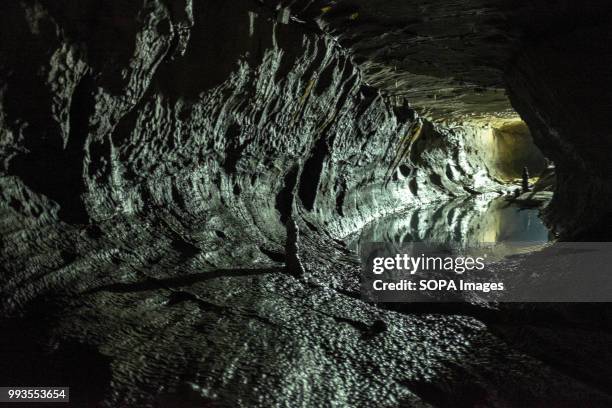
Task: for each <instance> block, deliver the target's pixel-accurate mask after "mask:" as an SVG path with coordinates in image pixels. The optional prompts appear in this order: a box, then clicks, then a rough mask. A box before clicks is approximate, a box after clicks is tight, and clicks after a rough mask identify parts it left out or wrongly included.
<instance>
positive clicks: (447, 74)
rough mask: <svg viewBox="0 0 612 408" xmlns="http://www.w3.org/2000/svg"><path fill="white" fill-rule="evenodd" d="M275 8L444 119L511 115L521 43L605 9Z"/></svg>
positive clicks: (299, 1)
mask: <svg viewBox="0 0 612 408" xmlns="http://www.w3.org/2000/svg"><path fill="white" fill-rule="evenodd" d="M264 3H267V4H268V5H269V6H273V4H275V3H277V2H273V1H265V2H264ZM600 3H601V4H600ZM275 7H276V8H277V9H281V8H285V9H289V10H290V11H291V15H292V17H293V19H295V20H298V21H302V22H304V23H305V24H313V23H314V24H316V25H317V26H318V27H319V28H320V29H322V30H323V31H325V32H327V33H328V34H329V35H331V36H333V37H334V38H335V39H336V40H337V41H338V43H339V44H340V45H341V46H342V47H344V48H346V49H349V50H350V52H351V53H352V55H353V59H354V61H355V62H356V63H357V64H358V65H359V66H360V68H361V70H362V72H363V75H364V80H365V82H366V83H368V84H369V85H371V86H373V87H376V88H379V89H381V91H382V92H383V94H386V95H388V96H389V97H391V98H393V99H395V100H396V101H397V102H396V103H398V104H403V103H409V104H410V106H412V107H413V108H415V109H416V110H417V111H418V112H419V114H420V115H421V116H424V117H426V118H428V119H431V120H433V121H437V122H442V123H444V122H452V123H461V122H466V121H467V122H473V121H483V120H484V121H487V122H489V121H496V120H501V121H504V120H506V119H516V118H517V114H516V113H515V112H514V110H513V109H512V106H511V104H510V101H509V99H508V96H507V92H506V89H505V88H506V87H505V81H504V71H505V70H506V69H507V67H508V65H509V64H511V63H512V61H513V60H514V59H515V58H516V55H517V53H518V52H519V50H520V48H521V46H522V44H523V43H524V42H526V41H538V39H539V38H544V37H549V36H554V35H555V33H557V32H563V31H565V32H567V30H572V29H575V28H578V27H580V26H581V25H583V24H593V22H595V21H598V19H600V18H603V16H604V15H605V14H606V10H607V8H608V7H607V6H606V4H605V2H594V1H586V2H569V1H565V0H558V1H556V0H555V1H520V0H519V1H516V0H469V1H464V0H455V1H451V0H428V1H405V0H338V1H317V0H293V1H286V2H283V3H281V4H280V5H278V4H276V5H275ZM608 12H609V11H608Z"/></svg>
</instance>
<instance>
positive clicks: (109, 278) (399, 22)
mask: <svg viewBox="0 0 612 408" xmlns="http://www.w3.org/2000/svg"><path fill="white" fill-rule="evenodd" d="M328 3H329V2H319V1H301V0H294V1H284V2H282V4H281V5H280V6H278V4H277V2H272V1H267V0H265V1H256V0H237V1H231V2H227V1H221V0H213V1H208V2H206V4H204V3H203V2H193V3H192V1H191V0H146V1H144V0H143V1H130V2H125V1H107V2H99V1H94V0H82V1H78V2H77V1H69V0H62V1H57V0H25V1H22V2H15V1H6V2H3V3H2V4H0V56H1V59H0V134H1V137H0V157H1V162H0V235H1V238H0V265H1V266H2V268H1V270H2V272H1V275H0V291H1V294H2V296H1V300H0V304H1V308H2V309H1V310H2V312H3V315H4V316H5V318H4V319H3V320H2V323H1V324H2V327H1V329H2V333H4V335H3V336H2V337H3V338H2V340H1V341H0V344H1V346H2V347H1V350H2V352H3V353H4V354H3V356H4V357H3V359H2V360H3V363H2V364H4V366H5V367H2V365H0V368H2V369H1V370H0V372H2V373H3V374H2V375H1V379H2V381H0V383H1V384H0V385H2V384H4V385H25V384H26V383H27V384H33V383H36V384H39V385H60V384H70V385H71V387H72V390H71V394H72V396H73V401H75V404H77V405H75V406H96V405H95V404H97V405H99V406H108V407H111V406H112V407H119V406H163V407H176V406H179V403H180V404H185V405H184V406H202V404H211V406H289V405H291V406H325V405H334V404H335V405H338V406H373V405H378V406H383V405H384V406H423V407H425V406H475V405H478V404H480V405H483V406H508V405H513V404H516V403H518V402H517V401H527V400H528V401H537V402H540V403H541V402H542V401H550V398H558V399H559V400H575V399H576V398H577V397H576V396H582V397H584V398H587V400H589V401H604V402H610V399H609V398H610V397H609V396H608V395H607V394H606V392H605V391H602V389H605V387H607V386H609V384H608V383H607V382H606V381H603V382H598V381H595V380H593V378H592V376H590V375H589V373H588V372H586V373H585V371H584V370H582V371H580V372H579V374H578V375H577V377H573V376H572V375H570V374H569V373H567V372H564V371H563V370H558V369H557V368H556V366H554V365H549V364H548V363H547V360H546V358H539V357H538V356H532V355H529V354H526V353H525V352H523V351H522V349H521V348H520V347H514V346H513V345H512V344H507V343H505V342H504V341H502V340H500V338H498V337H496V335H494V334H493V332H492V330H491V329H490V328H488V327H487V326H486V325H485V324H484V323H482V319H481V316H480V315H477V314H473V315H454V314H451V313H444V314H429V313H423V314H422V313H414V314H411V313H406V311H402V312H396V311H391V310H386V309H384V308H378V307H376V306H375V305H370V304H367V303H365V302H362V301H361V300H360V299H359V293H358V284H359V264H358V260H357V258H356V255H355V254H354V253H353V252H351V251H350V250H349V249H348V248H347V244H346V242H344V241H343V239H344V238H345V237H347V236H348V235H350V234H353V233H355V232H357V231H359V230H360V229H361V228H362V227H363V226H364V225H365V224H367V223H368V222H370V221H372V220H374V219H375V218H377V217H380V216H382V215H385V214H389V213H391V212H393V211H397V210H398V209H402V208H405V207H406V206H408V205H412V206H414V205H419V204H427V203H431V202H434V201H436V200H440V199H441V198H451V197H456V196H469V195H474V194H479V193H482V192H488V191H495V190H498V189H499V188H500V183H501V181H500V179H501V178H502V177H503V174H502V169H500V168H499V166H497V165H496V158H495V157H492V156H489V155H488V153H487V152H488V148H489V147H490V146H491V144H492V143H494V142H492V139H491V137H493V136H492V135H493V133H494V132H492V131H491V127H490V125H488V124H486V123H485V119H486V118H491V117H492V118H493V119H492V122H493V123H496V124H500V123H501V124H502V125H503V124H505V123H507V122H508V121H511V120H515V119H516V114H515V113H514V112H513V110H512V107H511V105H510V101H509V99H508V98H507V97H506V96H505V90H506V89H507V90H508V93H509V95H510V100H511V101H512V106H514V107H515V108H516V110H517V111H518V112H519V113H520V114H521V116H522V117H523V118H524V119H525V120H526V122H527V124H528V125H529V127H530V129H531V131H532V134H533V139H534V141H535V143H536V144H537V145H538V146H539V147H540V148H541V150H542V151H543V152H544V153H545V154H546V155H547V156H548V157H550V158H552V159H553V160H554V161H555V163H556V164H557V168H558V177H559V183H557V191H556V196H555V199H554V202H553V204H552V205H551V207H550V209H549V219H550V222H551V224H553V225H555V226H556V227H557V228H558V229H559V231H560V232H562V233H563V234H565V235H566V236H568V237H571V236H577V235H581V236H585V235H584V234H588V233H589V232H592V231H596V233H597V236H596V237H597V238H600V237H604V236H607V234H608V231H610V229H609V228H607V226H609V222H610V218H609V215H610V212H609V210H608V204H607V198H609V196H610V193H611V191H612V190H610V182H609V180H610V174H611V172H610V169H609V168H608V167H609V166H608V165H607V164H606V163H608V162H609V161H607V160H606V159H605V155H606V152H607V151H608V149H607V148H608V147H609V146H608V144H609V143H610V140H611V139H610V138H609V137H608V134H607V132H608V128H607V126H605V125H606V124H607V123H606V120H605V119H606V117H605V114H604V111H605V110H606V107H609V106H610V103H609V102H610V100H609V98H610V95H609V93H608V94H606V93H605V91H606V90H608V89H610V88H609V87H606V85H609V83H610V76H609V72H608V71H606V70H605V69H604V68H605V64H604V62H605V61H610V59H611V58H610V50H609V49H608V48H606V44H607V42H606V41H605V39H606V38H609V35H610V34H609V32H608V31H607V28H606V27H607V26H606V25H604V23H605V22H606V21H608V20H606V18H609V15H610V14H609V8H608V7H603V6H602V7H603V8H595V7H594V8H592V9H589V8H586V7H585V9H584V10H587V11H584V13H582V14H579V16H578V17H579V18H577V19H576V20H572V19H571V17H570V16H571V15H575V13H574V11H575V10H574V8H578V6H573V5H571V4H570V3H569V1H568V2H566V1H561V2H560V3H563V4H564V5H566V8H565V9H564V8H563V7H561V6H559V10H565V11H563V12H562V11H559V13H558V14H553V15H552V16H548V15H544V11H545V10H543V9H541V8H540V6H537V5H536V6H530V5H525V6H521V7H519V8H518V9H516V10H515V9H514V8H513V6H512V5H510V4H508V2H506V1H501V0H499V1H494V2H484V1H478V0H474V1H470V2H468V4H467V6H465V5H464V4H463V3H457V2H452V1H446V0H440V1H431V2H426V3H423V4H419V5H416V4H415V5H403V3H402V2H396V1H387V2H372V1H369V0H368V1H351V2H349V1H337V2H331V3H329V4H328ZM379 3H380V4H379ZM485 3H487V4H485ZM566 3H567V4H566ZM580 10H582V8H580ZM594 16H596V17H594ZM570 20H571V21H572V24H573V25H574V26H573V31H571V32H570V34H568V35H567V37H564V36H561V35H557V34H556V33H557V32H556V31H555V30H556V29H557V28H558V27H559V26H562V25H564V24H566V23H568V21H570ZM517 21H518V22H521V24H518V25H515V24H514V23H515V22H517ZM451 22H452V23H451ZM542 22H547V24H545V25H541V24H540V23H542ZM536 28H537V29H538V30H536V31H535V33H534V32H533V30H535V29H536ZM568 32H569V31H568ZM528 34H529V35H531V36H529V35H528ZM536 34H538V35H540V36H541V37H542V38H543V39H542V40H538V39H536V37H535V35H536ZM583 40H584V41H588V43H589V44H590V46H589V47H587V48H584V47H582V48H581V44H582V42H581V41H583ZM566 48H567V49H569V50H570V51H571V52H572V53H575V54H572V56H573V57H572V61H571V62H570V63H566V62H565V59H564V56H565V55H566ZM601 56H603V58H601V59H598V58H600V57H601ZM585 65H587V66H588V67H589V70H590V71H591V73H590V74H589V75H585V74H584V72H583V69H584V66H585ZM575 78H580V79H581V81H582V80H583V82H576V80H575ZM600 80H601V81H602V83H601V84H600V83H599V82H598V81H600ZM606 81H607V82H606ZM560 84H568V85H571V86H567V87H561V86H559V85H560ZM397 89H399V91H396V90H397ZM596 89H600V91H599V93H598V91H596ZM574 92H577V93H578V94H577V96H575V94H574ZM593 97H601V102H600V103H597V104H596V105H597V106H596V107H595V108H589V109H585V107H584V104H583V103H584V102H585V100H591V99H592V98H593ZM496 126H497V125H496ZM500 126H501V125H500ZM568 214H578V215H579V216H576V215H574V216H573V217H572V218H571V219H570V218H568ZM579 220H580V221H579ZM293 222H295V225H296V229H299V231H300V233H299V240H300V242H299V246H298V247H299V254H297V250H296V254H293V255H292V257H299V260H300V262H302V263H303V266H304V268H305V269H306V270H307V271H308V274H306V276H304V277H303V279H300V277H299V276H298V277H295V276H291V275H290V274H286V273H283V272H284V265H285V263H287V261H288V259H287V256H288V254H286V253H285V252H286V251H285V249H286V242H287V228H286V226H287V224H288V223H293ZM602 222H603V224H602ZM578 224H580V225H578ZM292 225H293V224H292ZM294 235H296V234H294ZM9 351H10V352H9ZM34 367H35V368H36V369H34ZM8 372H11V375H10V376H9V375H8V374H7V373H8ZM542 378H546V383H545V384H538V382H539V381H540V380H541V379H542ZM45 381H46V382H45ZM364 384H368V386H367V387H366V386H364ZM602 384H603V385H602ZM78 404H81V405H78ZM189 404H191V405H189Z"/></svg>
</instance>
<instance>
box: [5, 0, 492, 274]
mask: <svg viewBox="0 0 612 408" xmlns="http://www.w3.org/2000/svg"><path fill="white" fill-rule="evenodd" d="M96 6H97V3H96V2H93V1H90V2H85V3H82V2H81V3H78V4H77V3H74V2H65V4H64V3H62V4H60V3H59V2H50V1H49V2H44V1H32V2H25V3H23V4H4V5H3V6H2V7H3V9H4V10H3V13H2V15H3V17H4V21H3V22H2V23H3V24H2V26H3V31H4V32H6V35H3V36H2V38H3V42H2V53H3V55H6V56H7V58H6V59H4V60H3V62H2V68H1V71H0V72H1V73H2V75H3V77H4V84H5V85H4V86H3V87H2V88H1V90H0V92H1V95H2V98H1V103H2V107H3V109H2V115H1V116H0V119H1V122H0V123H1V127H2V132H3V138H2V143H1V145H0V148H1V149H2V153H3V155H2V157H3V166H4V167H3V176H2V178H1V183H2V186H3V188H2V202H3V205H4V218H3V219H4V221H3V225H4V227H3V228H4V232H5V234H3V236H4V237H6V248H7V249H8V250H7V251H5V253H6V257H5V259H17V260H19V261H18V262H13V264H12V265H11V269H12V270H14V272H15V273H16V272H17V269H19V268H20V267H22V268H25V269H31V270H32V271H33V272H32V273H36V272H35V271H40V268H41V265H37V263H36V262H34V261H32V260H28V259H27V258H28V257H27V253H28V251H32V248H31V246H32V245H38V244H39V243H36V242H37V240H38V238H36V237H33V235H35V231H38V230H40V229H41V228H48V229H52V230H54V231H56V232H57V234H58V235H63V234H74V233H75V232H77V233H78V232H79V231H81V230H86V231H90V230H92V229H93V230H94V231H95V232H94V233H91V234H90V235H91V236H92V237H93V238H92V239H93V240H94V241H95V240H96V239H97V238H96V237H99V236H103V237H106V238H108V239H109V241H110V242H107V243H106V244H105V245H112V243H113V242H114V243H115V244H117V243H118V242H125V241H130V240H131V244H134V245H135V246H136V247H137V248H140V249H139V250H143V249H142V248H141V247H140V246H146V245H147V244H146V240H147V239H150V238H151V237H155V236H158V238H157V239H156V241H157V244H158V245H159V248H156V247H155V246H154V245H153V246H151V247H150V248H147V250H146V251H148V252H151V257H152V258H155V256H156V255H155V253H156V252H161V253H163V252H164V251H171V252H173V253H177V254H179V255H180V254H183V255H185V254H186V256H187V257H188V258H189V257H194V259H195V260H196V261H197V262H202V264H203V265H206V266H207V267H221V266H231V265H249V266H252V265H257V264H258V263H264V264H265V263H270V262H272V263H274V262H276V261H278V260H282V252H283V244H284V240H285V227H284V223H285V222H286V221H287V219H288V218H289V217H290V216H291V214H292V213H293V216H295V217H297V218H299V222H300V224H301V227H302V228H305V229H310V230H312V231H313V232H315V233H320V232H321V231H322V230H324V231H325V232H326V234H328V235H329V236H330V237H332V238H334V239H338V238H341V237H343V236H346V235H347V234H349V233H351V232H354V231H355V230H357V229H358V228H360V227H361V226H363V225H364V224H365V223H367V222H369V221H371V220H372V219H374V218H375V217H377V216H380V215H382V214H385V213H388V212H390V211H394V210H396V209H397V208H401V207H403V206H406V205H408V204H416V203H422V202H428V201H432V200H438V199H441V198H444V197H448V196H452V195H458V194H466V190H465V189H464V186H469V187H470V188H474V187H483V186H484V185H487V186H492V185H493V184H494V183H493V182H491V180H488V179H487V174H483V173H482V169H480V168H479V166H478V165H475V164H474V163H473V161H472V160H468V159H467V158H466V157H465V154H466V153H465V152H466V149H465V144H466V143H468V144H469V143H470V142H469V139H462V137H461V135H460V134H459V133H457V134H455V133H456V132H454V131H452V130H448V129H443V128H436V129H434V127H433V126H432V125H431V124H429V123H428V122H425V124H424V125H423V126H422V127H423V128H424V129H425V130H424V131H423V132H421V134H419V138H418V140H416V143H414V149H413V151H412V152H411V154H409V155H404V156H402V154H401V153H402V152H404V153H405V152H406V150H405V147H406V146H407V145H408V144H409V142H410V140H411V138H412V137H414V136H415V134H416V133H418V132H416V130H415V129H416V127H417V126H420V125H418V124H419V123H421V122H420V121H419V120H418V118H417V115H416V114H415V112H414V111H412V110H411V109H409V108H407V107H397V106H394V105H392V104H391V103H390V101H389V100H387V99H385V98H383V97H382V96H381V95H380V94H379V92H378V91H377V90H376V89H374V88H371V87H368V86H367V85H364V84H363V80H362V77H361V73H360V71H359V70H358V69H357V68H356V66H355V65H354V64H353V63H352V62H351V58H350V55H349V54H347V53H346V52H345V51H344V50H343V49H342V48H341V47H339V46H338V45H337V44H336V43H335V41H334V39H333V38H332V37H330V36H328V35H326V34H324V33H323V32H321V31H320V30H318V29H317V28H316V27H310V26H307V25H304V24H298V23H295V22H291V23H289V24H283V23H282V22H279V21H277V16H276V13H275V11H274V10H271V9H269V8H266V7H264V6H262V5H261V4H259V3H257V2H251V1H246V0H245V1H241V2H237V3H233V4H231V5H229V4H226V3H224V2H221V1H217V2H212V3H210V4H207V6H206V7H204V6H203V5H201V4H191V3H190V2H184V3H181V2H172V3H171V6H169V5H167V4H166V3H165V2H161V1H153V2H146V3H143V5H142V6H141V7H139V6H137V5H136V3H130V4H129V5H128V4H123V3H122V4H118V3H117V4H114V5H111V6H109V7H108V8H106V7H105V8H104V12H100V9H99V8H97V7H96ZM17 37H19V38H20V39H21V41H17V40H16V38H17ZM220 39H223V41H221V40H220ZM296 44H299V46H298V47H296ZM419 129H420V127H419ZM483 180H484V184H482V183H483ZM475 183H476V184H477V185H476V186H475ZM478 183H480V184H478ZM19 231H28V234H31V235H28V236H23V237H19V238H16V237H18V236H19V235H18V234H19ZM147 237H148V238H147ZM153 239H155V238H153ZM48 240H49V242H47V243H46V244H45V245H49V246H50V247H51V248H50V249H49V250H50V251H52V252H53V253H57V254H59V255H58V259H59V261H58V262H61V260H64V259H68V260H71V259H73V258H79V257H81V256H83V254H82V251H83V250H84V249H83V248H82V247H81V243H76V242H75V240H72V239H71V240H64V241H63V242H54V238H52V237H49V238H48ZM136 243H138V244H136ZM88 245H89V244H88ZM92 245H98V244H93V243H92ZM99 245H102V244H99ZM102 246H104V245H102ZM106 250H108V251H110V249H109V248H106V249H105V250H101V251H102V252H104V251H106ZM111 252H112V253H114V252H116V250H113V251H111ZM66 254H68V255H66ZM107 255H108V254H107ZM107 255H105V256H107ZM108 256H109V257H110V258H113V257H114V256H115V255H112V256H111V255H108ZM92 261H93V260H92ZM106 261H107V260H105V262H106ZM196 261H194V262H196ZM26 265H27V267H26ZM164 273H166V272H164Z"/></svg>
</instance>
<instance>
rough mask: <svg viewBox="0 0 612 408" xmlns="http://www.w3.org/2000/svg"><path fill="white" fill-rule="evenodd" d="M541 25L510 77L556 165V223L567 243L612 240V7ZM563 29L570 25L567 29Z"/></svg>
mask: <svg viewBox="0 0 612 408" xmlns="http://www.w3.org/2000/svg"><path fill="white" fill-rule="evenodd" d="M569 10H573V11H574V13H572V14H569V13H568V14H561V15H554V16H553V17H554V18H552V19H551V22H550V23H549V24H548V25H545V26H539V27H537V28H534V29H533V31H531V32H530V35H529V36H528V37H527V38H526V40H525V44H524V47H523V49H522V50H521V52H520V53H519V54H518V55H517V56H516V59H515V60H514V61H513V63H512V64H511V65H510V66H509V68H508V70H507V72H506V80H507V83H508V89H509V95H510V97H511V100H512V103H513V105H514V107H515V108H516V110H517V111H518V112H519V113H520V114H521V116H522V117H523V118H524V119H525V121H526V122H527V124H528V125H529V127H530V129H531V131H532V135H533V138H534V142H535V143H536V144H537V145H538V147H539V148H540V150H541V151H542V152H543V153H544V154H545V155H546V156H547V157H549V158H550V159H551V160H553V161H554V163H555V165H556V175H557V185H556V190H555V196H554V198H553V201H552V202H551V205H550V206H549V207H548V211H547V214H548V220H549V222H550V223H551V224H552V225H554V226H555V227H556V229H557V230H558V232H559V233H560V234H561V236H562V237H564V238H565V239H577V240H585V239H586V240H607V239H609V237H610V231H611V227H612V212H611V210H610V204H609V203H610V199H611V198H612V166H611V164H610V160H609V152H610V149H611V147H612V138H611V137H610V125H609V122H610V121H609V118H610V112H611V111H612V110H611V108H612V97H611V94H610V92H609V90H610V89H612V75H611V74H610V69H609V67H610V62H611V61H612V51H611V49H610V47H609V46H608V44H609V43H610V40H612V36H611V33H610V30H609V23H610V18H611V17H610V16H611V14H610V10H609V8H606V7H605V6H604V5H603V4H598V5H592V4H591V3H588V4H586V5H585V7H583V8H581V9H580V10H574V9H573V8H569ZM559 27H565V29H564V31H562V32H561V31H560V30H559Z"/></svg>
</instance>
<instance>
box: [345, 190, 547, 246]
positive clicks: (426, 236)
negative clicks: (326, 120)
mask: <svg viewBox="0 0 612 408" xmlns="http://www.w3.org/2000/svg"><path fill="white" fill-rule="evenodd" d="M549 240H550V233H549V231H548V229H547V228H546V226H545V225H544V223H543V222H542V220H541V219H540V217H539V216H538V210H537V209H520V208H519V207H517V206H515V205H513V204H511V203H510V202H508V201H507V200H505V199H504V198H503V197H495V198H493V197H486V196H477V197H469V198H459V199H456V200H452V201H448V202H444V203H438V204H437V205H432V206H427V207H420V208H413V209H409V210H406V211H404V212H401V213H397V214H393V215H392V216H389V217H386V218H382V219H379V220H377V221H375V222H373V223H371V224H369V225H367V226H366V227H365V228H364V229H363V230H362V231H361V234H360V236H359V238H358V239H357V240H355V242H353V245H352V246H353V248H354V249H356V250H358V247H359V243H361V242H393V243H397V244H400V243H406V242H435V243H456V244H461V245H474V244H479V243H493V242H524V243H545V242H548V241H549Z"/></svg>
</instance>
